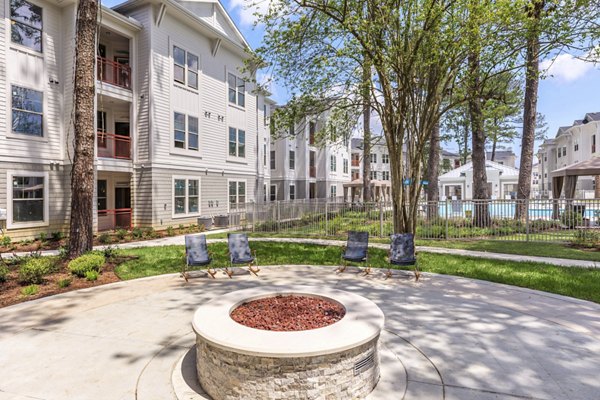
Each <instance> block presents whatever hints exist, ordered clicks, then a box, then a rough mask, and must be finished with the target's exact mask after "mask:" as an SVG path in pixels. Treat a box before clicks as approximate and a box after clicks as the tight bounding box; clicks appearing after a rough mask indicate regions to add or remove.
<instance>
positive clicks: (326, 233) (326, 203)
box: [325, 199, 329, 236]
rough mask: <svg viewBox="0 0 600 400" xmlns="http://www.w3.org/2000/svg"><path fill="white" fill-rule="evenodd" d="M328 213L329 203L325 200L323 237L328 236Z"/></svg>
mask: <svg viewBox="0 0 600 400" xmlns="http://www.w3.org/2000/svg"><path fill="white" fill-rule="evenodd" d="M328 212H329V202H328V201H327V199H326V200H325V236H329V218H328V216H327V214H328Z"/></svg>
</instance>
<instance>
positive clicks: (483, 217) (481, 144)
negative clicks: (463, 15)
mask: <svg viewBox="0 0 600 400" xmlns="http://www.w3.org/2000/svg"><path fill="white" fill-rule="evenodd" d="M468 62H469V71H470V74H471V93H472V96H470V98H469V116H470V119H471V140H472V149H471V161H472V162H473V205H474V207H473V211H474V212H473V222H474V224H475V226H479V227H485V226H488V225H489V219H490V217H489V212H488V200H489V196H490V194H489V193H488V188H487V173H486V169H485V132H484V124H483V110H482V106H481V99H480V98H479V97H478V96H477V95H476V94H477V93H480V80H479V55H478V54H475V53H471V54H470V55H469V60H468Z"/></svg>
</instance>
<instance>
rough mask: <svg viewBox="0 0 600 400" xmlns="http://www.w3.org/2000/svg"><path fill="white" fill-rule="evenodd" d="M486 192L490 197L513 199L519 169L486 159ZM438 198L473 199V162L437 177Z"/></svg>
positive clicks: (515, 195) (515, 192) (515, 193)
mask: <svg viewBox="0 0 600 400" xmlns="http://www.w3.org/2000/svg"><path fill="white" fill-rule="evenodd" d="M485 171H486V175H487V186H488V193H489V194H490V197H491V198H492V199H515V198H516V197H517V184H518V181H519V170H518V169H516V168H513V167H510V166H508V165H503V164H499V163H496V162H494V161H489V160H486V162H485ZM439 190H440V199H442V200H471V199H473V163H472V162H471V161H470V162H468V163H466V164H465V165H461V166H460V167H458V168H456V169H453V170H451V171H450V172H447V173H445V174H443V175H440V177H439Z"/></svg>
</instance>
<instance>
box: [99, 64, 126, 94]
mask: <svg viewBox="0 0 600 400" xmlns="http://www.w3.org/2000/svg"><path fill="white" fill-rule="evenodd" d="M96 61H97V70H98V71H97V72H98V76H97V78H98V80H100V81H102V82H106V83H109V84H111V85H115V86H118V87H121V88H123V89H128V90H131V67H130V66H129V65H127V64H123V63H119V62H115V61H111V60H109V59H107V58H104V57H100V56H98V57H96Z"/></svg>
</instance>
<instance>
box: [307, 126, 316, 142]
mask: <svg viewBox="0 0 600 400" xmlns="http://www.w3.org/2000/svg"><path fill="white" fill-rule="evenodd" d="M316 130H317V125H316V124H315V123H314V122H312V121H311V122H309V123H308V144H309V145H311V146H313V145H314V144H315V131H316Z"/></svg>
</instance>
